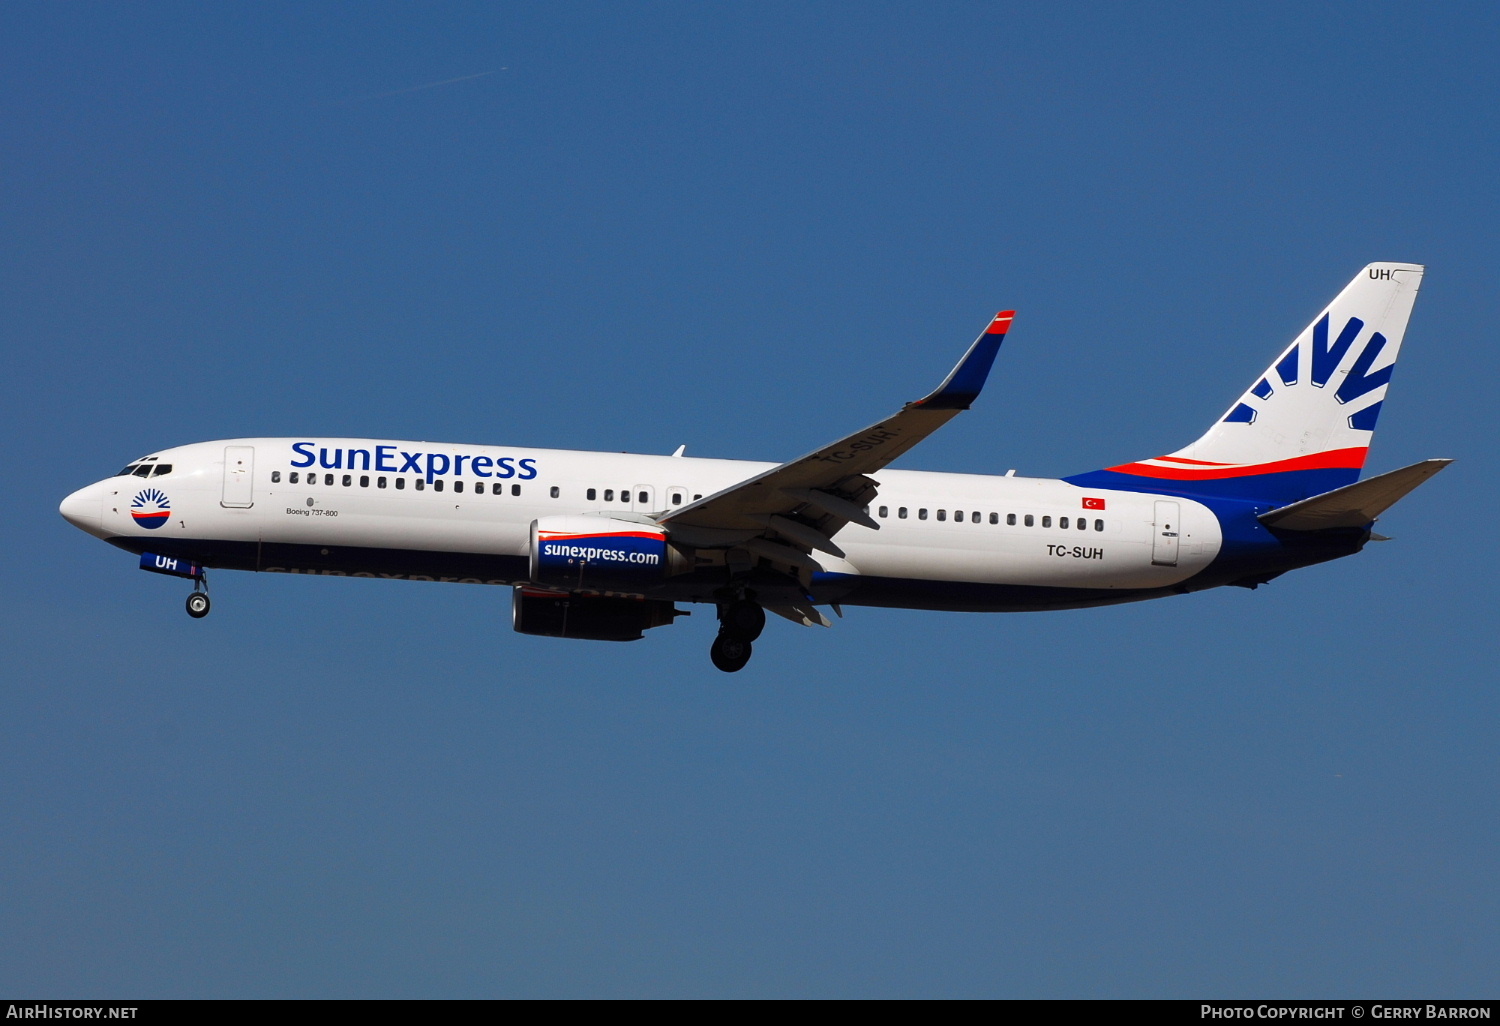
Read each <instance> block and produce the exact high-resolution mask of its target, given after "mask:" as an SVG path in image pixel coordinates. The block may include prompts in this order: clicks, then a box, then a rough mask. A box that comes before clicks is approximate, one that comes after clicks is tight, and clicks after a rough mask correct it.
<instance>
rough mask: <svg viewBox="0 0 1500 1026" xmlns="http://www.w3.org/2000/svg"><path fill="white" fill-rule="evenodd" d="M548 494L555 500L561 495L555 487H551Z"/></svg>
mask: <svg viewBox="0 0 1500 1026" xmlns="http://www.w3.org/2000/svg"><path fill="white" fill-rule="evenodd" d="M548 494H550V495H551V496H552V497H553V498H554V499H555V498H557V497H558V496H559V495H561V494H562V493H561V492H559V491H558V489H557V485H553V486H552V488H551V489H550V491H549V493H548Z"/></svg>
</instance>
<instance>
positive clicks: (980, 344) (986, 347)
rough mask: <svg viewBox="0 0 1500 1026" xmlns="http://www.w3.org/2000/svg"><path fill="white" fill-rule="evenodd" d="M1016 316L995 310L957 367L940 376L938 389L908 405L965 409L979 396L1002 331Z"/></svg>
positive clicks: (926, 407)
mask: <svg viewBox="0 0 1500 1026" xmlns="http://www.w3.org/2000/svg"><path fill="white" fill-rule="evenodd" d="M1015 316H1016V312H1015V311H1014V310H1002V311H1000V312H999V313H997V314H996V315H995V317H994V319H993V320H991V321H990V323H989V326H988V327H986V328H985V329H984V334H982V335H980V336H979V337H978V338H977V339H975V340H974V344H973V345H972V346H970V347H969V351H968V352H967V353H965V354H964V358H963V359H962V360H959V361H958V366H957V367H954V368H953V370H952V372H951V373H950V374H949V375H948V376H947V377H946V378H944V379H943V383H942V384H941V385H939V386H938V387H937V390H936V391H935V392H933V393H932V394H931V395H929V396H927V397H926V398H923V399H918V400H917V401H916V402H914V403H912V404H911V405H913V406H920V407H922V408H923V409H927V410H967V409H968V408H969V405H970V404H971V403H972V402H973V401H974V400H975V399H977V398H979V392H980V390H981V389H982V388H984V382H985V379H986V378H988V377H989V376H990V367H991V366H993V364H994V362H995V354H997V353H998V352H1000V343H1001V342H1003V341H1005V333H1006V332H1007V331H1009V330H1010V322H1011V321H1012V320H1013V319H1014V318H1015Z"/></svg>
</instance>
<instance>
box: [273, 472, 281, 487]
mask: <svg viewBox="0 0 1500 1026" xmlns="http://www.w3.org/2000/svg"><path fill="white" fill-rule="evenodd" d="M271 483H272V484H281V471H279V470H273V471H271Z"/></svg>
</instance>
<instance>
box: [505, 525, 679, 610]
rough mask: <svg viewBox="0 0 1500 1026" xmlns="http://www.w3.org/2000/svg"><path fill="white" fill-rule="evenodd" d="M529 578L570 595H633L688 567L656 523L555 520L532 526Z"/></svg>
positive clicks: (535, 582) (676, 547)
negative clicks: (604, 593) (566, 591)
mask: <svg viewBox="0 0 1500 1026" xmlns="http://www.w3.org/2000/svg"><path fill="white" fill-rule="evenodd" d="M530 555H531V580H532V583H534V584H542V585H549V586H551V587H556V588H565V589H568V590H569V591H574V590H580V591H581V590H591V591H627V592H637V591H644V590H645V589H647V588H649V587H651V586H652V585H654V584H657V583H659V582H661V581H663V580H665V579H666V578H668V577H671V576H673V575H675V574H680V573H686V572H687V571H689V570H691V569H692V565H693V564H692V556H691V555H690V554H689V553H687V552H684V551H683V550H682V549H681V548H680V547H678V546H675V545H673V544H672V543H671V542H669V541H668V540H667V532H666V531H665V530H664V529H663V528H662V527H660V526H659V525H657V524H656V523H654V522H651V521H646V522H645V523H638V522H636V521H633V520H619V519H616V518H614V517H595V516H557V517H543V518H541V519H540V520H533V521H532V522H531V551H530Z"/></svg>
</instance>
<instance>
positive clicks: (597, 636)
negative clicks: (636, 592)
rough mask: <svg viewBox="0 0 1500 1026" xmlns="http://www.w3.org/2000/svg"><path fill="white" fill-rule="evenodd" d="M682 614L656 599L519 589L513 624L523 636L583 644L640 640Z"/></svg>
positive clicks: (514, 604) (513, 613)
mask: <svg viewBox="0 0 1500 1026" xmlns="http://www.w3.org/2000/svg"><path fill="white" fill-rule="evenodd" d="M680 615H682V614H681V613H679V612H678V611H677V610H676V609H674V608H672V603H670V602H661V601H658V600H655V599H630V598H605V597H599V596H594V595H569V594H567V593H566V592H556V591H542V590H540V589H538V588H517V589H516V592H515V598H514V599H513V601H512V604H511V622H512V625H513V626H514V627H515V629H516V630H517V631H518V632H520V633H521V634H540V635H542V636H544V637H548V638H577V639H580V640H583V641H638V640H640V637H641V635H642V634H643V633H645V632H646V631H648V630H650V629H651V628H652V627H663V626H665V625H667V624H669V623H671V622H672V618H673V617H674V616H680Z"/></svg>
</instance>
